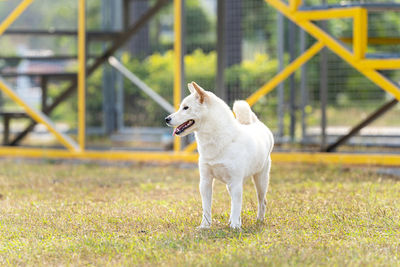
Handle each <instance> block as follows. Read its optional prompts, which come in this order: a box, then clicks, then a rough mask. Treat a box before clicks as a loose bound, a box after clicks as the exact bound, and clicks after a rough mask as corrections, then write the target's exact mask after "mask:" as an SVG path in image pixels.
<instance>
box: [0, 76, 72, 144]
mask: <svg viewBox="0 0 400 267" xmlns="http://www.w3.org/2000/svg"><path fill="white" fill-rule="evenodd" d="M0 89H1V90H2V91H3V92H4V93H5V94H6V95H8V96H9V97H10V98H11V99H12V100H13V101H14V102H15V103H17V104H18V105H20V106H21V107H22V108H23V109H24V110H25V112H26V113H27V114H28V115H29V116H31V117H32V119H34V120H35V121H37V122H39V123H42V124H44V125H45V126H46V127H47V129H48V130H49V131H50V132H51V133H53V134H54V135H55V137H56V138H57V139H58V140H59V141H60V142H61V143H62V144H63V145H64V146H65V147H67V148H68V149H69V150H72V151H74V150H78V145H77V144H76V143H75V141H74V140H72V139H71V138H70V137H69V136H67V135H65V134H63V133H61V132H59V131H58V130H57V129H56V127H55V126H54V125H53V123H52V122H51V121H50V119H49V118H48V117H47V116H46V115H45V114H44V113H42V112H40V111H36V110H35V109H34V108H32V107H31V106H29V105H28V104H27V103H26V102H25V101H24V100H22V99H21V98H20V97H19V96H18V95H17V94H16V93H15V92H14V91H13V90H12V89H11V88H9V87H8V86H7V85H6V84H5V83H4V82H3V81H2V80H0Z"/></svg>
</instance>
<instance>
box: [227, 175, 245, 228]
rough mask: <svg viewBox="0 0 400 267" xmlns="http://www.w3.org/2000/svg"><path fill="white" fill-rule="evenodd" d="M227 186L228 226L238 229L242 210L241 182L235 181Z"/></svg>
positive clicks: (240, 223)
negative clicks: (228, 202) (229, 210)
mask: <svg viewBox="0 0 400 267" xmlns="http://www.w3.org/2000/svg"><path fill="white" fill-rule="evenodd" d="M227 188H228V191H229V194H230V195H231V218H230V227H231V228H233V229H240V227H241V225H242V221H241V218H240V213H241V212H242V195H243V184H242V182H239V181H238V182H236V183H231V184H228V185H227Z"/></svg>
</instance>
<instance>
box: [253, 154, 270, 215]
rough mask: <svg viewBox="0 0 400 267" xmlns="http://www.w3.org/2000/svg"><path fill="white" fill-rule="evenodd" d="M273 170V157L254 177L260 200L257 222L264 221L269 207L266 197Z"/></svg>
mask: <svg viewBox="0 0 400 267" xmlns="http://www.w3.org/2000/svg"><path fill="white" fill-rule="evenodd" d="M270 170H271V157H269V158H268V161H267V162H266V164H265V166H264V168H263V169H262V170H261V171H260V172H259V173H257V174H255V175H254V176H253V181H254V185H255V187H256V191H257V198H258V213H257V220H258V221H263V220H264V216H265V208H266V206H267V200H266V199H265V195H266V193H267V191H268V184H269V172H270Z"/></svg>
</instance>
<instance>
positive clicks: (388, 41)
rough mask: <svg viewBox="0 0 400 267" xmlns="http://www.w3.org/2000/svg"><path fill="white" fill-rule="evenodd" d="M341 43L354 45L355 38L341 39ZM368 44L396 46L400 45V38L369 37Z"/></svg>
mask: <svg viewBox="0 0 400 267" xmlns="http://www.w3.org/2000/svg"><path fill="white" fill-rule="evenodd" d="M339 40H340V41H342V42H344V43H347V44H352V43H353V38H352V37H340V38H339ZM368 44H371V45H396V44H400V38H397V37H368Z"/></svg>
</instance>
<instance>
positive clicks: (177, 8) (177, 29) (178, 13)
mask: <svg viewBox="0 0 400 267" xmlns="http://www.w3.org/2000/svg"><path fill="white" fill-rule="evenodd" d="M183 9H184V1H183V0H174V34H175V40H174V57H175V58H174V61H175V66H174V71H175V75H174V107H175V109H176V110H177V109H178V108H179V105H180V103H181V100H182V88H183V81H184V62H183V56H184V54H183V42H182V41H183V38H182V29H183V27H182V20H183V18H184V17H183V16H182V15H183ZM180 150H181V139H180V138H179V137H175V139H174V151H175V152H178V151H180Z"/></svg>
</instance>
